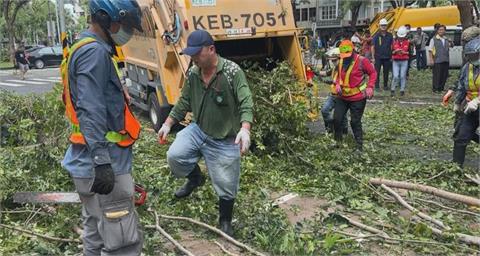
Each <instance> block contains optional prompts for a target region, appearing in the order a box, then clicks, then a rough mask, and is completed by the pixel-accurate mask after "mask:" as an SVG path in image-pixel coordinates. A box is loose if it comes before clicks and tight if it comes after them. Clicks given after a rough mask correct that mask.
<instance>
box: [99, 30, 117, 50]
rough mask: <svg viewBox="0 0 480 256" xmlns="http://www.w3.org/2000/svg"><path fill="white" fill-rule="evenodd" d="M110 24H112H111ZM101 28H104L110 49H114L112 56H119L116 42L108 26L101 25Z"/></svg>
mask: <svg viewBox="0 0 480 256" xmlns="http://www.w3.org/2000/svg"><path fill="white" fill-rule="evenodd" d="M109 23H110V24H112V23H111V22H109ZM100 28H102V31H103V33H104V34H105V36H106V37H107V41H108V42H107V43H108V44H109V45H110V47H112V55H114V56H115V55H117V48H116V47H115V46H116V45H115V42H114V41H113V39H112V36H111V35H110V31H109V30H108V28H107V24H103V23H102V24H100Z"/></svg>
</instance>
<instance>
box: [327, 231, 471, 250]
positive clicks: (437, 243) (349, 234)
mask: <svg viewBox="0 0 480 256" xmlns="http://www.w3.org/2000/svg"><path fill="white" fill-rule="evenodd" d="M334 232H336V233H339V234H343V235H346V236H352V237H360V236H357V235H355V234H351V233H347V232H344V231H340V230H334ZM372 237H373V238H378V239H381V240H384V241H385V242H388V241H392V242H400V243H416V244H433V245H443V246H450V247H459V245H458V244H450V243H442V242H437V241H424V240H415V239H402V238H393V237H389V238H387V237H382V236H378V235H377V234H375V235H372V236H369V237H367V236H364V237H362V238H365V239H369V238H372ZM460 247H461V248H462V249H465V250H469V251H472V252H475V253H480V251H478V250H475V249H471V248H469V247H465V246H460Z"/></svg>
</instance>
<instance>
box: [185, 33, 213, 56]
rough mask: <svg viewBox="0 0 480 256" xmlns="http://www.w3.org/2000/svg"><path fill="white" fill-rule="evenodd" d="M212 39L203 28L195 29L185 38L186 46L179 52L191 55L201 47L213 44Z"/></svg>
mask: <svg viewBox="0 0 480 256" xmlns="http://www.w3.org/2000/svg"><path fill="white" fill-rule="evenodd" d="M213 44H214V41H213V38H212V36H211V35H210V33H208V32H207V31H205V30H195V31H193V32H192V33H191V34H190V35H188V38H187V48H185V49H183V50H182V52H180V54H186V55H189V56H193V55H195V54H197V53H199V52H200V50H201V49H202V47H204V46H210V45H213Z"/></svg>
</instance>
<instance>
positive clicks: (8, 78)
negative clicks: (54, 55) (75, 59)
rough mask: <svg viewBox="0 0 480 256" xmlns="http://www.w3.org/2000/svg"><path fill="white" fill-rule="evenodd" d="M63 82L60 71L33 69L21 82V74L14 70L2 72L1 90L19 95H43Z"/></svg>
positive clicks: (0, 73) (0, 75) (0, 78)
mask: <svg viewBox="0 0 480 256" xmlns="http://www.w3.org/2000/svg"><path fill="white" fill-rule="evenodd" d="M60 81H61V77H60V69H59V68H58V67H55V68H45V69H31V70H29V71H28V72H27V75H26V79H25V80H21V75H20V72H19V71H17V73H16V74H14V70H0V90H8V91H14V92H17V93H19V94H29V93H35V94H41V93H45V92H48V91H50V90H52V88H53V86H54V85H55V83H59V82H60Z"/></svg>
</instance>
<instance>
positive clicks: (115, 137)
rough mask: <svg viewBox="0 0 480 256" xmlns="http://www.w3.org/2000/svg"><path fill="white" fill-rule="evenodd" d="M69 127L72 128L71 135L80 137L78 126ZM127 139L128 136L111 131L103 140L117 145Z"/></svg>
mask: <svg viewBox="0 0 480 256" xmlns="http://www.w3.org/2000/svg"><path fill="white" fill-rule="evenodd" d="M71 127H72V133H73V134H80V135H81V134H82V133H81V132H80V126H78V125H74V124H72V126H71ZM128 138H129V136H128V134H120V133H118V132H113V131H109V132H107V134H106V135H105V139H107V141H108V142H112V143H118V142H120V141H123V140H125V139H128Z"/></svg>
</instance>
